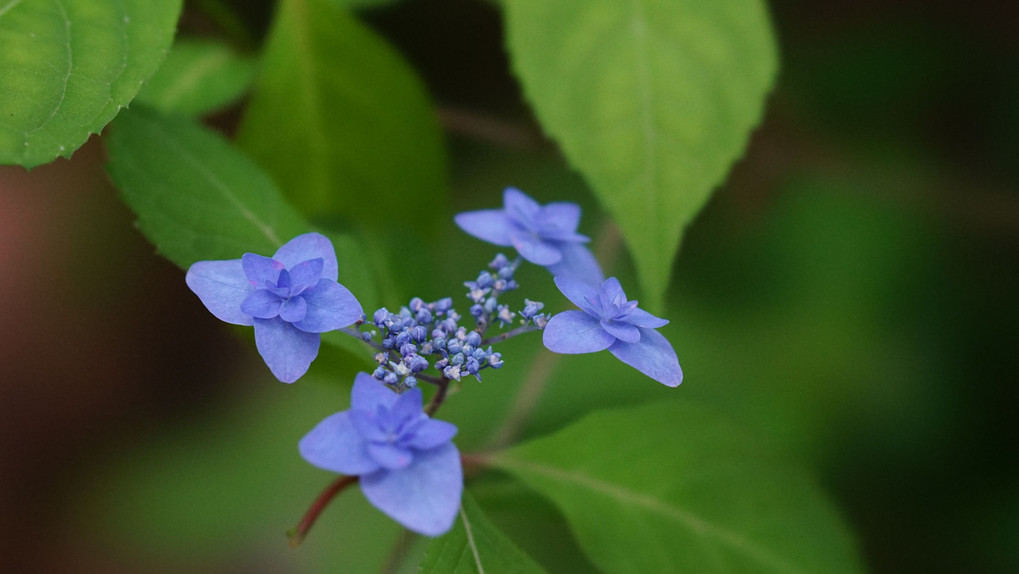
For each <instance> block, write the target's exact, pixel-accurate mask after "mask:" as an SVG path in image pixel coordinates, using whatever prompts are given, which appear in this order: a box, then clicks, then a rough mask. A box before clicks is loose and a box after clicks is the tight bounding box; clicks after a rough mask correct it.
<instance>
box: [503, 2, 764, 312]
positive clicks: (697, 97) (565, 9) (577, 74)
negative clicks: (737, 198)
mask: <svg viewBox="0 0 1019 574" xmlns="http://www.w3.org/2000/svg"><path fill="white" fill-rule="evenodd" d="M505 5H506V20H507V43H508V47H509V51H510V53H511V55H512V59H513V67H514V69H515V70H516V73H517V75H518V77H519V78H520V81H521V83H522V84H523V87H524V91H525V92H526V95H527V97H528V99H529V100H530V101H531V104H532V105H533V106H534V109H535V112H536V113H537V115H538V118H539V119H540V120H541V124H542V127H543V128H544V129H545V131H546V133H548V134H549V135H550V136H552V137H553V138H555V139H556V141H557V142H559V144H560V146H561V147H562V150H563V152H564V153H565V154H566V157H567V159H569V161H570V163H571V164H572V165H573V166H574V167H575V168H576V169H578V170H579V171H580V172H581V173H583V174H584V176H585V178H586V179H587V181H588V183H589V184H590V186H591V187H592V188H593V189H594V192H595V194H596V195H597V196H598V198H599V200H600V201H601V202H602V204H603V205H604V206H605V207H606V209H608V211H609V212H610V213H611V214H612V216H613V217H614V218H615V220H616V222H617V223H618V224H619V226H620V227H621V229H622V231H623V235H624V238H625V239H626V242H627V244H628V245H629V248H630V252H631V253H632V254H633V257H634V260H635V261H636V264H637V269H638V273H639V276H640V280H641V285H642V286H643V289H644V294H645V301H644V302H645V304H646V306H647V307H649V308H650V309H651V310H660V309H661V308H662V300H663V296H664V293H665V288H666V286H667V285H668V280H669V274H670V270H671V267H672V260H673V257H674V256H675V254H676V251H677V249H678V246H679V241H680V236H681V233H682V230H683V228H684V227H685V226H686V225H687V224H688V223H689V222H690V221H691V220H692V219H693V217H694V216H695V215H696V214H697V212H698V211H699V210H700V209H701V207H702V206H703V205H704V203H705V202H706V201H707V199H708V197H709V195H710V193H711V191H712V189H714V188H715V187H716V186H717V185H718V184H719V183H721V182H722V180H723V179H724V177H725V175H726V173H727V172H728V170H729V168H730V166H731V165H732V164H733V162H734V161H735V160H736V159H737V158H738V157H739V156H740V154H741V153H742V151H743V148H744V147H745V145H746V141H747V136H748V135H749V133H750V130H751V129H752V128H753V126H754V125H755V124H756V123H757V121H758V120H759V118H760V116H761V110H762V108H763V102H764V96H765V94H766V93H767V91H768V89H769V88H770V86H771V83H772V80H773V78H774V75H775V70H776V67H777V57H776V49H775V45H774V40H773V38H772V34H771V28H770V25H769V22H768V15H767V11H766V9H765V6H764V4H763V2H761V1H759V0H739V1H737V0H724V1H719V2H697V1H693V0H682V1H671V0H630V1H626V2H620V1H617V0H561V1H557V2H546V1H543V0H506V2H505Z"/></svg>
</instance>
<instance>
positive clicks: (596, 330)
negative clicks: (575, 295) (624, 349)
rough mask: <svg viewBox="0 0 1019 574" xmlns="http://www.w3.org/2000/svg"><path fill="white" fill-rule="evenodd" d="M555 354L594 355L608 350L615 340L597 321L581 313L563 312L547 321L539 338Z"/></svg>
mask: <svg viewBox="0 0 1019 574" xmlns="http://www.w3.org/2000/svg"><path fill="white" fill-rule="evenodd" d="M541 341H542V343H544V344H545V347H546V348H547V349H548V350H550V351H554V352H556V353H564V354H576V353H594V352H596V351H601V350H604V349H607V348H609V345H611V344H612V343H615V342H616V338H615V337H613V336H612V335H610V334H608V333H606V332H605V329H602V327H601V324H600V323H599V322H598V319H595V318H594V317H592V316H590V315H588V314H587V313H585V312H583V311H563V312H562V313H559V314H558V315H556V316H555V317H552V318H551V319H549V321H548V325H545V331H544V333H542V337H541Z"/></svg>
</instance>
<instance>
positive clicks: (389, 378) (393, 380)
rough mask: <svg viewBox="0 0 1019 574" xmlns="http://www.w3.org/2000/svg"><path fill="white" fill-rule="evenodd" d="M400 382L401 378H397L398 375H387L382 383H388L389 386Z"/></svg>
mask: <svg viewBox="0 0 1019 574" xmlns="http://www.w3.org/2000/svg"><path fill="white" fill-rule="evenodd" d="M398 380H399V377H397V376H396V373H386V376H385V377H384V378H383V379H382V382H383V383H386V384H387V385H395V384H396V382H397V381H398Z"/></svg>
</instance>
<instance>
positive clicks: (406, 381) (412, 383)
mask: <svg viewBox="0 0 1019 574" xmlns="http://www.w3.org/2000/svg"><path fill="white" fill-rule="evenodd" d="M403 386H405V387H407V388H408V389H413V388H414V387H416V386H418V380H417V379H415V378H414V377H411V376H407V377H404V378H403Z"/></svg>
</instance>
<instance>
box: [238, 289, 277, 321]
mask: <svg viewBox="0 0 1019 574" xmlns="http://www.w3.org/2000/svg"><path fill="white" fill-rule="evenodd" d="M280 303H281V301H280V298H279V297H278V296H277V295H276V294H275V293H270V292H269V291H266V290H265V289H259V290H257V291H255V292H253V293H252V294H251V295H248V298H247V299H245V300H244V303H241V311H244V312H245V313H247V314H248V315H251V316H252V317H256V318H258V319H272V318H273V317H275V316H277V315H279V314H280Z"/></svg>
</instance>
